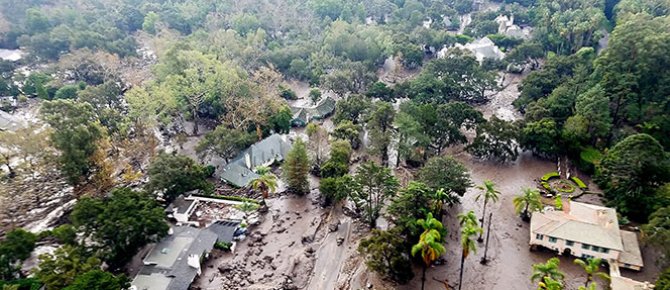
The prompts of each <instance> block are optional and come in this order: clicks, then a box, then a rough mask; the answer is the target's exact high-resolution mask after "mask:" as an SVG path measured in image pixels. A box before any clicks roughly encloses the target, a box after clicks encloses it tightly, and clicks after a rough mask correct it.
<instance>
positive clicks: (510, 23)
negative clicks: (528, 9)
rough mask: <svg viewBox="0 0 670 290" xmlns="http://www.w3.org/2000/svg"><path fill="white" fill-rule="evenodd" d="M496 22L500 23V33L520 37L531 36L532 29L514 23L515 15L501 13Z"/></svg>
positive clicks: (526, 37)
mask: <svg viewBox="0 0 670 290" xmlns="http://www.w3.org/2000/svg"><path fill="white" fill-rule="evenodd" d="M495 22H496V23H498V34H502V35H506V36H509V37H514V38H520V39H528V38H530V29H528V28H521V27H519V26H518V25H516V24H514V15H512V16H510V17H507V15H502V14H501V15H499V16H498V17H496V19H495Z"/></svg>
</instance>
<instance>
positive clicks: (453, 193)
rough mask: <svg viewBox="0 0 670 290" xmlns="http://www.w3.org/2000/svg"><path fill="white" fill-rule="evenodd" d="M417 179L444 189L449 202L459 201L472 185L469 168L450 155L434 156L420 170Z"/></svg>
mask: <svg viewBox="0 0 670 290" xmlns="http://www.w3.org/2000/svg"><path fill="white" fill-rule="evenodd" d="M417 179H418V180H419V181H421V182H423V183H424V184H426V185H427V186H428V187H430V188H431V189H432V190H439V189H442V190H443V191H444V192H445V193H446V194H448V195H449V201H448V203H449V204H454V203H457V202H458V201H459V197H461V196H463V195H464V194H465V191H466V190H467V189H468V187H470V186H472V182H471V181H470V174H469V173H468V169H467V168H465V166H463V164H461V163H460V162H458V161H457V160H456V159H454V158H453V157H450V156H440V157H433V158H431V159H429V160H428V162H426V165H425V166H424V167H423V168H421V170H419V173H418V175H417Z"/></svg>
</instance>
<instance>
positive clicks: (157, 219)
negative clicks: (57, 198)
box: [70, 188, 168, 269]
mask: <svg viewBox="0 0 670 290" xmlns="http://www.w3.org/2000/svg"><path fill="white" fill-rule="evenodd" d="M70 219H71V220H72V224H73V225H74V226H75V227H77V228H78V229H80V231H81V232H82V233H83V235H84V239H85V241H88V243H86V244H85V245H84V246H85V247H87V248H92V249H96V250H97V251H96V252H98V253H99V254H100V256H101V257H102V258H103V260H104V261H105V262H107V264H108V265H110V267H111V269H118V268H120V267H122V266H123V265H124V264H125V263H126V262H127V261H129V260H130V259H131V258H132V257H133V255H135V254H136V253H137V251H138V250H139V249H140V248H141V247H143V246H144V245H146V244H148V243H152V242H157V241H159V240H160V239H161V238H162V237H163V236H165V235H166V234H167V231H168V225H167V223H166V222H165V220H164V219H165V213H164V210H163V208H162V207H161V206H160V205H159V204H158V203H157V202H156V200H155V199H154V198H153V197H152V196H151V195H148V194H146V193H140V192H136V191H133V190H131V189H128V188H119V189H115V190H113V191H112V192H111V193H110V195H109V196H108V197H106V198H102V199H98V198H92V197H84V198H82V199H80V200H79V202H77V204H76V205H75V207H74V209H73V210H72V214H71V215H70Z"/></svg>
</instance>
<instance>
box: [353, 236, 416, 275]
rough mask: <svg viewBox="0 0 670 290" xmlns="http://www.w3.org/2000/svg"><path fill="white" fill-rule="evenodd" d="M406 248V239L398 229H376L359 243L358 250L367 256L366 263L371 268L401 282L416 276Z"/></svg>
mask: <svg viewBox="0 0 670 290" xmlns="http://www.w3.org/2000/svg"><path fill="white" fill-rule="evenodd" d="M405 249H406V241H405V239H403V237H402V235H400V233H399V232H398V231H397V230H396V229H390V230H387V231H385V230H378V229H374V230H372V232H371V234H370V236H369V237H367V238H365V239H362V240H361V242H360V243H359V244H358V252H359V253H361V255H363V256H364V257H365V265H366V266H368V268H370V270H372V271H375V272H377V273H379V274H381V275H382V276H383V277H387V278H389V279H391V280H393V281H396V282H398V283H401V284H402V283H406V282H408V281H410V280H411V279H412V277H413V276H414V273H412V263H411V261H410V259H409V255H407V253H406V251H405Z"/></svg>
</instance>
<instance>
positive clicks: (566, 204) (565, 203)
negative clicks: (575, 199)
mask: <svg viewBox="0 0 670 290" xmlns="http://www.w3.org/2000/svg"><path fill="white" fill-rule="evenodd" d="M559 198H561V199H562V198H563V197H562V196H560V197H559ZM571 202H572V201H571V200H570V199H569V198H568V199H566V200H565V201H563V213H565V214H570V203H571Z"/></svg>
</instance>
